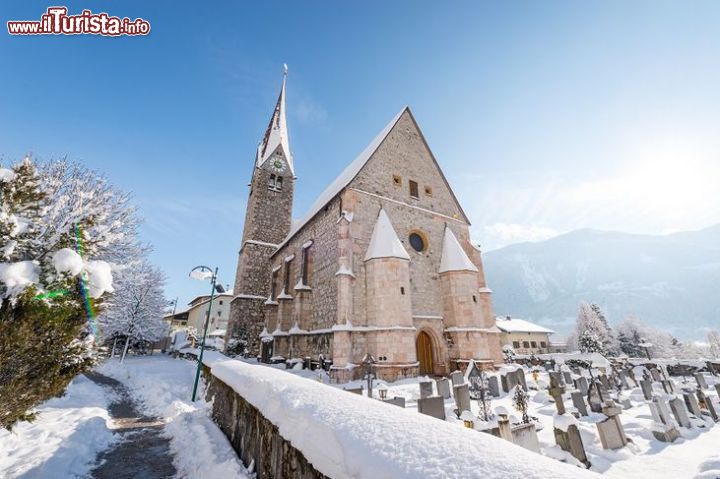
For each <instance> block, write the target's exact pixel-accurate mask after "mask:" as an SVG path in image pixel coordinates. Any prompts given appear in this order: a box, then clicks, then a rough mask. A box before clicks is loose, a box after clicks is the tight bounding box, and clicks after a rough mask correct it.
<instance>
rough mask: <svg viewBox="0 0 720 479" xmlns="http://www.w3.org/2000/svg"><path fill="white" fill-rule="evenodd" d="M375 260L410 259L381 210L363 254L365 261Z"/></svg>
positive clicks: (388, 219) (386, 216) (383, 211)
mask: <svg viewBox="0 0 720 479" xmlns="http://www.w3.org/2000/svg"><path fill="white" fill-rule="evenodd" d="M375 258H400V259H407V260H409V259H410V256H409V255H408V254H407V251H405V247H404V246H403V245H402V243H401V242H400V239H398V236H397V234H396V233H395V230H394V229H393V227H392V223H390V218H389V217H388V215H387V213H385V210H384V209H382V208H381V209H380V214H378V219H377V221H376V222H375V228H373V232H372V236H371V237H370V245H368V249H367V253H365V261H367V260H370V259H375Z"/></svg>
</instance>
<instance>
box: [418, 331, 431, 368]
mask: <svg viewBox="0 0 720 479" xmlns="http://www.w3.org/2000/svg"><path fill="white" fill-rule="evenodd" d="M432 353H433V351H432V340H431V339H430V335H429V334H428V333H426V332H425V331H420V334H418V337H417V358H418V361H419V362H420V374H433V354H432Z"/></svg>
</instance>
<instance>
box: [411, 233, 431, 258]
mask: <svg viewBox="0 0 720 479" xmlns="http://www.w3.org/2000/svg"><path fill="white" fill-rule="evenodd" d="M408 240H409V241H410V246H412V248H413V249H414V250H415V251H417V252H418V253H422V252H423V251H425V250H426V249H427V239H426V238H425V235H424V234H423V233H422V232H420V231H411V232H410V236H409V237H408Z"/></svg>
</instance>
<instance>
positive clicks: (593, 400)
mask: <svg viewBox="0 0 720 479" xmlns="http://www.w3.org/2000/svg"><path fill="white" fill-rule="evenodd" d="M587 398H588V399H587V401H588V404H589V405H590V410H591V411H592V412H602V407H603V397H602V394H601V393H600V385H599V384H598V383H597V382H596V381H593V382H592V383H591V384H590V386H588V395H587Z"/></svg>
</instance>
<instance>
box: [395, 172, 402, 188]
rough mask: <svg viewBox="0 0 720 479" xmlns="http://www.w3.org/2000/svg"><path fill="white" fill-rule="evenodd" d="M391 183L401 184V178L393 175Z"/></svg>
mask: <svg viewBox="0 0 720 479" xmlns="http://www.w3.org/2000/svg"><path fill="white" fill-rule="evenodd" d="M393 184H394V185H395V186H401V185H402V178H400V176H398V175H393Z"/></svg>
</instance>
